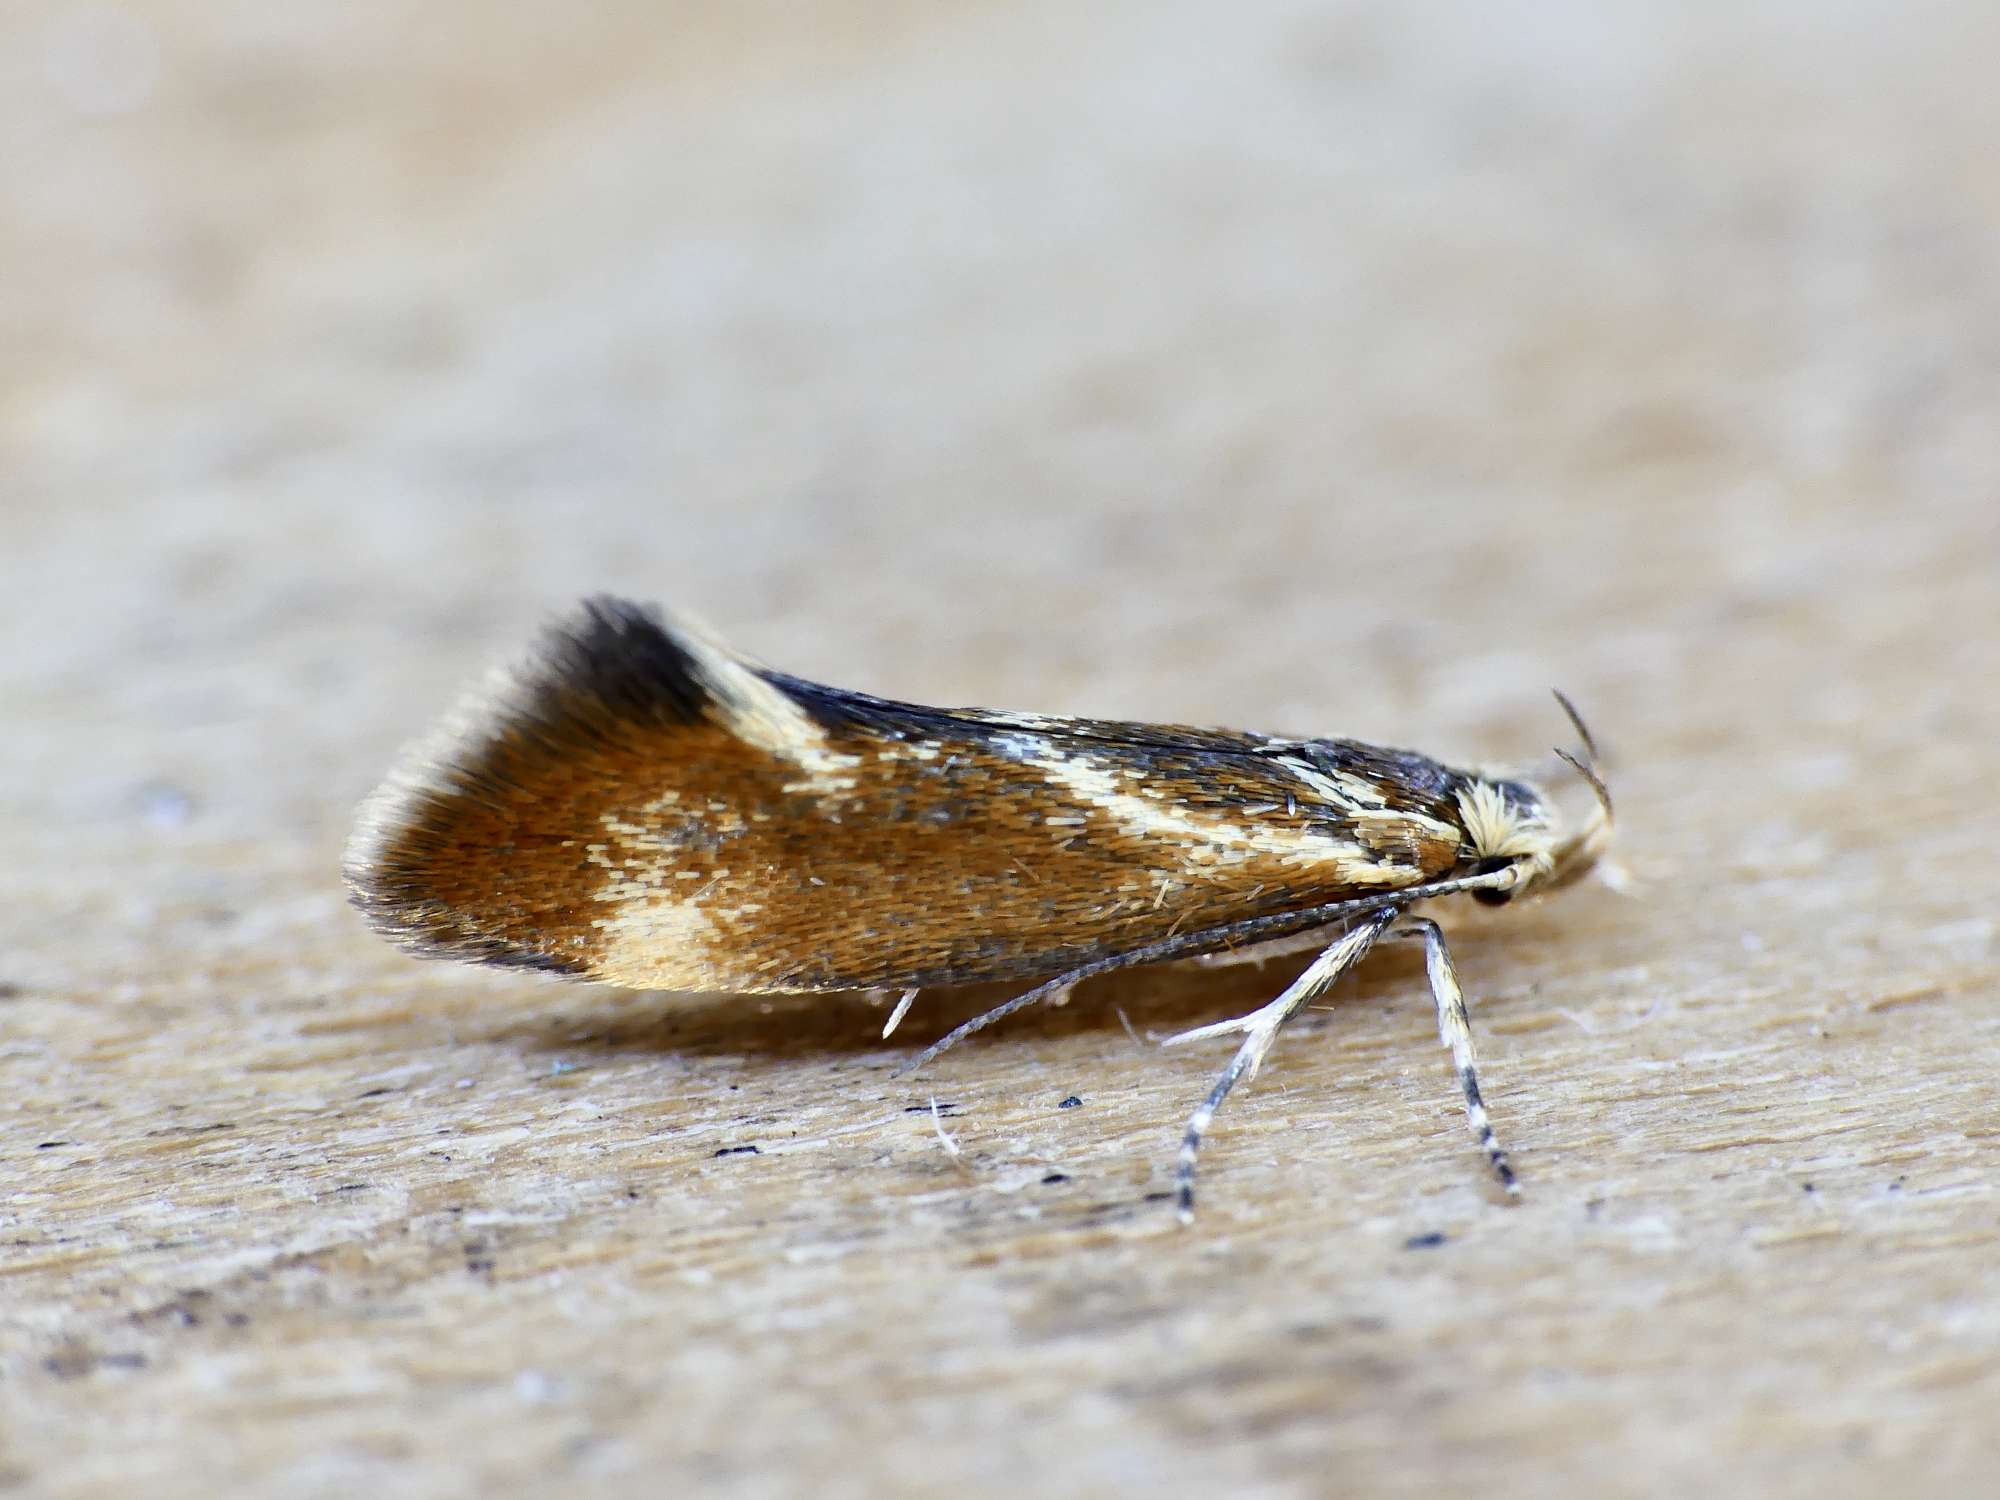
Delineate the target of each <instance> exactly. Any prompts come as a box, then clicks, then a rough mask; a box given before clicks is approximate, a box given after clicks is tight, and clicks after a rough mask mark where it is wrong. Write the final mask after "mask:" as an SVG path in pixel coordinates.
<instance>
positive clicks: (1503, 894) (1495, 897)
mask: <svg viewBox="0 0 2000 1500" xmlns="http://www.w3.org/2000/svg"><path fill="white" fill-rule="evenodd" d="M1513 863H1514V861H1513V860H1511V859H1502V858H1501V857H1500V856H1499V855H1497V854H1495V855H1489V856H1487V857H1486V858H1485V859H1482V860H1481V861H1480V862H1479V864H1478V866H1477V867H1476V868H1474V870H1473V872H1472V873H1473V874H1475V875H1494V874H1498V873H1499V872H1500V871H1502V870H1504V869H1506V868H1507V867H1508V866H1509V865H1511V864H1513ZM1472 899H1473V900H1474V901H1477V902H1478V903H1479V904H1480V905H1481V906H1505V905H1506V904H1507V903H1508V902H1509V901H1512V900H1513V899H1514V888H1513V887H1512V886H1509V887H1508V888H1507V889H1506V890H1504V891H1493V890H1483V891H1474V892H1473V893H1472Z"/></svg>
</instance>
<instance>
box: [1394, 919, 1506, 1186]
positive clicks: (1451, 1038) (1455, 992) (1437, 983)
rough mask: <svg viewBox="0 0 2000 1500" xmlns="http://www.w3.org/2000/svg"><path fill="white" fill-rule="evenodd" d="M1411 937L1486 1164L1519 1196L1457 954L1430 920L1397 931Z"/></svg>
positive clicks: (1406, 925) (1398, 935) (1417, 920)
mask: <svg viewBox="0 0 2000 1500" xmlns="http://www.w3.org/2000/svg"><path fill="white" fill-rule="evenodd" d="M1405 934H1407V935H1408V936H1410V937H1415V938H1422V939H1423V943H1424V971H1425V973H1427V974H1428V975H1429V976H1430V981H1431V995H1432V998H1434V999H1435V1000H1436V1001H1437V1018H1438V1040H1439V1041H1441V1042H1443V1043H1444V1044H1445V1046H1447V1047H1449V1048H1451V1061H1452V1066H1453V1067H1455V1068H1456V1069H1457V1070H1458V1082H1459V1087H1460V1088H1462V1089H1464V1090H1465V1118H1466V1121H1467V1122H1468V1123H1469V1124H1470V1125H1471V1126H1472V1134H1473V1136H1474V1137H1475V1138H1476V1139H1477V1140H1478V1142H1479V1144H1480V1147H1481V1148H1482V1149H1483V1150H1484V1151H1485V1152H1486V1159H1487V1160H1488V1161H1489V1162H1491V1163H1492V1164H1493V1175H1494V1176H1495V1177H1498V1178H1499V1179H1500V1185H1501V1186H1502V1187H1503V1188H1505V1189H1506V1190H1507V1193H1508V1196H1509V1197H1518V1196H1520V1192H1521V1184H1520V1183H1519V1182H1517V1181H1515V1179H1514V1168H1513V1167H1512V1166H1511V1165H1509V1163H1508V1161H1507V1153H1506V1152H1505V1151H1504V1150H1502V1149H1501V1146H1500V1142H1499V1140H1498V1139H1497V1138H1495V1136H1494V1134H1493V1124H1492V1122H1491V1121H1490V1120H1488V1119H1487V1118H1486V1101H1485V1099H1484V1098H1483V1097H1481V1095H1480V1092H1479V1062H1478V1059H1477V1058H1476V1057H1474V1056H1473V1051H1472V1017H1471V1016H1470V1015H1469V1014H1468V1013H1467V1011H1466V1009H1465V991H1464V990H1463V989H1461V988H1460V987H1459V983H1458V968H1457V966H1456V965H1455V964H1453V963H1452V961H1451V950H1450V949H1449V948H1447V947H1445V945H1444V934H1443V933H1442V932H1440V931H1439V930H1438V924H1437V923H1435V922H1433V921H1431V920H1430V918H1428V917H1413V918H1411V919H1410V920H1409V921H1408V922H1406V923H1404V924H1403V925H1402V926H1401V927H1400V928H1398V929H1397V931H1396V933H1395V936H1397V937H1402V936H1404V935H1405Z"/></svg>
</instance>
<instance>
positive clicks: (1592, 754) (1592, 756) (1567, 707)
mask: <svg viewBox="0 0 2000 1500" xmlns="http://www.w3.org/2000/svg"><path fill="white" fill-rule="evenodd" d="M1549 691H1550V692H1552V693H1554V694H1555V695H1556V702H1558V703H1560V704H1561V705H1562V711H1563V713H1564V714H1565V715H1566V716H1567V717H1568V718H1569V722H1570V727H1571V728H1572V729H1574V730H1575V731H1576V737H1577V738H1578V739H1580V740H1582V741H1583V753H1584V758H1585V759H1587V760H1588V761H1589V762H1590V763H1591V764H1592V765H1593V766H1594V765H1596V764H1597V763H1598V762H1599V761H1600V760H1602V759H1604V756H1603V754H1602V753H1601V752H1600V751H1599V750H1598V748H1597V739H1596V737H1595V736H1593V735H1592V734H1591V732H1590V726H1589V725H1588V724H1586V723H1584V722H1583V715H1582V714H1580V713H1578V712H1577V711H1576V705H1575V704H1574V703H1572V702H1570V701H1569V695H1568V694H1567V693H1565V692H1564V691H1563V690H1562V689H1561V688H1550V689H1549ZM1556 754H1558V755H1562V751H1560V750H1558V751H1557V752H1556ZM1563 759H1564V760H1570V758H1569V757H1568V756H1567V755H1563ZM1570 764H1571V765H1575V764H1576V762H1575V761H1573V760H1570Z"/></svg>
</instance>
